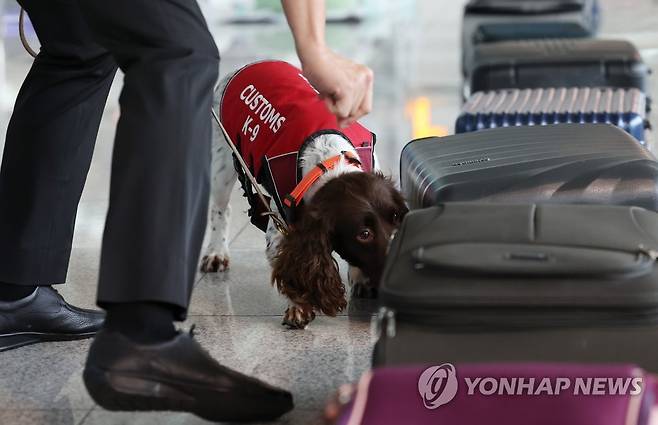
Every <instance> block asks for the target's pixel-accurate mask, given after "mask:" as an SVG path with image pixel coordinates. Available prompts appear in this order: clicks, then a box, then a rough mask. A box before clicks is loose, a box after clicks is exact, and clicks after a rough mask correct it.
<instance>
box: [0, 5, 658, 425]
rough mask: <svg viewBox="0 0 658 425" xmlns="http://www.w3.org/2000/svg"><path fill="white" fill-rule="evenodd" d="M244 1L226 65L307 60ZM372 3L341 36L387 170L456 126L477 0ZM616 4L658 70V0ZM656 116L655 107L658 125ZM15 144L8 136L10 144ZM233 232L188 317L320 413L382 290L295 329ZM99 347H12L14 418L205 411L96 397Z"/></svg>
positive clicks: (98, 217) (109, 134)
mask: <svg viewBox="0 0 658 425" xmlns="http://www.w3.org/2000/svg"><path fill="white" fill-rule="evenodd" d="M237 3H240V2H228V1H227V2H222V1H220V0H205V1H202V2H201V4H202V6H203V8H204V10H205V11H206V12H207V19H208V21H209V24H210V27H211V29H212V31H213V32H214V34H215V35H216V38H217V40H218V44H219V47H220V51H221V53H222V64H221V73H222V74H224V73H227V72H229V71H231V70H233V69H235V68H236V67H238V66H240V65H242V64H245V63H247V62H250V61H253V60H257V59H262V58H271V57H276V58H283V59H287V60H290V61H295V60H296V59H295V56H294V51H293V49H292V46H291V39H290V36H289V35H288V32H287V29H286V26H285V25H284V24H282V23H281V22H278V23H272V24H260V25H245V24H241V25H228V24H225V23H224V22H223V21H222V17H225V16H227V15H226V13H227V12H226V11H227V8H229V7H230V5H232V4H237ZM361 3H364V4H366V5H369V7H370V8H369V10H370V12H368V13H367V14H366V16H367V19H366V20H365V21H364V22H363V23H361V24H358V25H348V24H334V25H331V26H330V27H329V28H328V38H329V42H330V44H331V45H332V46H334V47H335V48H337V49H338V50H339V51H341V52H343V53H345V54H347V55H349V56H351V57H354V58H356V59H358V60H360V61H364V62H366V63H368V64H369V65H370V66H371V67H372V68H373V69H374V71H375V75H376V95H375V107H374V111H373V113H372V114H371V115H370V116H368V117H367V118H366V119H365V120H364V122H365V123H366V124H367V125H368V126H369V127H370V128H372V129H373V130H374V131H375V132H376V133H377V135H378V155H379V157H380V159H381V160H382V161H383V163H384V168H385V169H386V170H388V171H389V172H390V173H391V174H394V175H395V174H396V173H397V167H398V157H399V153H400V150H401V149H402V147H403V146H404V144H405V143H406V142H407V141H408V140H409V139H410V138H411V137H412V134H413V132H414V131H415V132H421V131H427V129H428V128H429V129H430V131H433V132H436V133H442V132H447V133H450V132H452V126H453V122H454V120H455V118H456V116H457V112H458V110H459V105H460V103H459V97H458V93H459V85H460V76H459V71H458V69H459V47H458V46H459V26H460V25H459V22H460V13H461V5H462V3H463V2H462V1H448V0H440V1H437V0H415V1H414V0H405V1H396V0H386V1H373V0H362V1H361ZM227 4H228V5H229V6H227ZM603 4H604V22H603V30H602V33H603V36H607V37H623V38H627V39H630V40H631V41H633V42H635V43H636V44H637V45H638V47H640V49H641V52H642V54H643V56H644V59H645V60H646V61H647V62H649V63H650V64H652V65H653V67H654V69H657V70H658V1H657V0H604V1H603ZM0 7H1V10H2V11H3V12H4V13H3V15H2V16H3V19H2V20H0V36H1V38H0V132H1V133H2V134H3V135H4V130H5V128H6V125H7V121H8V117H9V114H10V113H11V106H12V103H13V99H14V97H15V95H16V93H17V91H18V88H19V86H20V83H21V81H22V78H23V76H24V75H25V72H26V70H27V69H28V67H29V65H30V62H31V59H30V57H29V56H27V54H26V53H25V52H24V51H23V49H22V47H21V46H20V43H19V41H18V38H17V27H16V22H17V14H16V13H17V9H16V5H15V3H14V2H13V1H7V2H5V1H3V0H0ZM32 38H33V37H32ZM34 43H36V41H34ZM120 84H121V77H118V78H117V82H116V84H115V86H114V88H113V91H112V94H111V96H110V100H109V102H108V104H107V108H106V113H105V115H104V117H103V122H102V126H101V131H100V134H99V138H98V143H97V147H96V152H95V155H94V160H93V164H92V168H91V171H90V173H89V179H88V183H87V186H86V188H85V191H84V194H83V197H82V202H81V204H80V208H79V211H78V219H77V227H76V234H75V241H74V250H73V256H72V258H71V267H70V271H69V279H68V284H67V285H65V286H63V287H62V289H61V291H62V292H63V293H64V295H65V296H66V297H67V298H68V299H69V300H70V301H71V302H73V303H76V304H79V305H82V306H92V305H93V304H94V298H95V291H96V279H97V269H98V257H99V247H100V240H101V232H102V228H103V221H104V215H105V212H106V209H107V197H108V185H109V176H110V167H109V161H110V157H111V150H112V139H113V135H114V124H115V123H116V119H117V117H118V113H119V111H118V106H117V97H118V93H119V90H120ZM652 88H653V90H652V91H653V93H654V94H658V78H654V79H653V81H652ZM426 107H428V108H429V109H428V110H427V113H425V111H426V109H424V108H426ZM654 110H658V108H654ZM656 118H658V116H657V115H656V113H655V112H654V116H653V122H654V124H656V123H658V119H656ZM37 119H38V117H37ZM3 144H4V138H2V139H0V148H1V147H2V145H3ZM233 201H234V203H233V205H234V211H237V212H239V211H244V210H245V209H246V204H245V202H244V200H243V198H242V197H241V196H240V194H239V192H237V191H236V192H235V193H234V196H233ZM231 234H232V237H233V241H232V243H231V248H232V269H231V270H230V272H228V273H226V274H225V275H213V276H211V275H206V276H199V277H198V284H197V286H196V291H195V293H194V296H193V299H192V304H191V308H190V309H191V310H190V317H189V320H188V322H187V323H184V324H183V325H182V326H183V327H189V326H190V325H191V324H192V323H195V324H196V325H197V333H198V338H199V340H200V341H201V343H202V344H203V345H204V346H205V347H207V348H208V350H209V351H210V352H211V354H212V355H213V356H215V357H217V358H218V359H219V360H220V361H221V362H222V363H224V364H226V365H228V366H230V367H233V368H236V369H238V370H240V371H242V372H245V373H248V374H252V375H255V376H257V377H259V378H262V379H265V380H267V381H269V382H271V383H273V384H276V385H279V386H282V387H285V388H288V389H290V390H291V391H292V392H293V394H294V397H295V402H296V409H295V410H294V411H293V412H291V413H290V414H288V415H286V416H285V417H284V418H282V419H281V420H280V421H279V422H278V423H281V424H314V423H318V422H319V414H320V412H321V408H322V405H323V403H324V400H325V399H326V397H327V396H328V395H329V394H330V393H331V392H332V391H333V390H334V389H336V388H337V387H338V386H339V385H340V384H342V383H345V382H350V381H353V380H355V379H357V377H358V376H359V375H360V374H361V373H362V372H363V371H364V370H366V369H367V368H368V367H369V363H370V355H371V350H372V344H373V337H372V334H371V330H370V326H371V325H370V316H371V313H372V311H373V310H374V308H375V306H374V302H361V303H359V304H358V305H357V304H354V303H353V304H351V305H350V308H349V309H348V312H347V313H346V314H345V315H343V316H340V317H338V318H326V317H320V318H318V319H317V320H316V321H315V322H313V324H312V325H311V326H310V327H309V328H308V329H306V330H304V331H295V330H286V329H284V328H282V327H281V326H280V324H279V323H280V318H281V313H282V312H283V309H284V301H283V300H282V299H281V297H279V295H278V294H277V293H276V292H275V291H274V290H273V289H271V288H270V286H269V284H268V282H269V270H268V267H267V264H266V261H265V259H264V255H263V246H264V244H263V236H262V234H260V233H259V231H257V230H255V229H254V228H253V227H251V226H249V225H248V223H247V218H246V215H244V214H239V213H236V214H234V220H233V223H232V232H231ZM88 347H89V342H87V341H84V342H66V343H64V342H63V343H50V344H43V345H37V346H30V347H24V348H21V349H18V350H14V351H9V352H5V353H2V354H0V424H3V425H4V424H8V425H9V424H11V425H14V424H17V425H23V424H66V425H73V424H83V423H84V424H85V425H89V424H154V425H155V424H158V425H159V424H191V423H202V422H203V421H202V420H200V419H197V418H196V417H194V416H191V415H187V414H170V413H163V414H131V413H123V414H122V413H112V412H107V411H104V410H102V409H100V408H98V407H97V406H94V403H93V402H92V400H91V399H90V398H89V396H88V395H87V394H86V391H85V389H84V387H83V384H82V380H81V369H82V364H83V362H84V359H85V353H86V351H87V349H88Z"/></svg>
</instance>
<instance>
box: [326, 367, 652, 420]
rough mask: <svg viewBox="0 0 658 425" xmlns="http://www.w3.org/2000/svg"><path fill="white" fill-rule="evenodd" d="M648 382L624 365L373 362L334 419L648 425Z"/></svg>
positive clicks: (641, 373)
mask: <svg viewBox="0 0 658 425" xmlns="http://www.w3.org/2000/svg"><path fill="white" fill-rule="evenodd" d="M478 378H479V380H478ZM654 385H655V381H654V379H653V377H652V376H651V375H649V374H647V373H646V372H644V371H642V370H641V369H639V368H637V367H635V366H631V365H578V364H463V365H457V366H453V365H452V364H449V363H444V364H437V365H426V366H404V367H395V368H380V369H374V370H373V371H370V372H367V373H366V374H364V375H363V377H362V378H361V380H360V381H359V383H358V385H357V387H356V391H355V392H354V394H353V395H352V398H351V401H349V402H348V403H347V404H346V405H345V407H344V408H343V410H342V412H341V415H340V416H339V419H338V421H337V425H402V424H413V425H430V424H431V425H442V424H446V425H454V424H459V425H483V424H505V425H528V424H532V425H555V424H567V425H649V424H651V422H650V414H651V409H652V407H653V405H654ZM510 394H512V395H510Z"/></svg>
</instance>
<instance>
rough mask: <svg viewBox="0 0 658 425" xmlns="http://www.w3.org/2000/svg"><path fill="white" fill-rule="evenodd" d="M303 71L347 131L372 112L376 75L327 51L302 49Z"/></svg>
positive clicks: (314, 48) (300, 55)
mask: <svg viewBox="0 0 658 425" xmlns="http://www.w3.org/2000/svg"><path fill="white" fill-rule="evenodd" d="M299 58H300V60H301V62H302V71H303V73H304V76H305V77H306V78H307V79H308V81H309V82H310V83H311V84H312V85H313V87H315V89H316V90H318V91H319V92H320V96H321V97H322V98H323V99H324V101H325V103H326V105H327V107H328V108H329V110H330V111H331V112H332V113H333V114H334V115H336V118H337V119H338V124H339V125H340V126H341V127H346V126H348V125H350V124H351V123H353V122H354V121H356V120H358V119H359V118H361V117H362V116H364V115H366V114H367V113H369V112H370V110H371V109H372V89H373V81H374V77H373V73H372V70H370V68H368V67H367V66H364V65H361V64H358V63H356V62H353V61H351V60H349V59H347V58H345V57H343V56H341V55H339V54H337V53H335V52H333V51H332V50H330V49H329V48H326V47H318V46H314V47H309V48H306V49H304V48H301V49H299Z"/></svg>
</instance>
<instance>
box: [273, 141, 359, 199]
mask: <svg viewBox="0 0 658 425" xmlns="http://www.w3.org/2000/svg"><path fill="white" fill-rule="evenodd" d="M342 157H345V159H347V161H348V162H350V163H351V164H354V165H356V166H357V167H359V168H361V161H360V160H359V157H357V156H356V155H354V154H353V153H352V152H350V151H343V152H341V154H340V155H336V156H332V157H331V158H329V159H325V160H324V161H322V162H321V163H319V164H318V165H316V166H315V168H313V169H312V170H311V171H309V172H308V174H306V175H305V176H304V178H303V179H302V181H300V182H299V184H297V186H295V188H294V189H293V191H292V192H290V193H289V194H288V195H286V197H285V199H284V200H283V204H284V205H285V206H286V207H288V208H292V207H296V206H298V205H299V203H300V202H302V199H303V198H304V194H306V192H308V190H309V189H310V188H311V186H313V183H315V182H316V181H317V180H318V179H319V178H320V177H322V175H323V174H324V173H326V172H327V171H329V170H331V169H333V168H334V167H335V166H336V165H338V163H339V162H340V160H341V158H342Z"/></svg>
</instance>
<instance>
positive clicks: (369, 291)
mask: <svg viewBox="0 0 658 425" xmlns="http://www.w3.org/2000/svg"><path fill="white" fill-rule="evenodd" d="M347 280H348V282H349V284H350V288H351V293H352V296H353V297H355V298H376V297H377V288H375V287H373V286H371V285H370V280H369V279H368V278H367V277H366V275H365V274H364V273H363V271H362V270H361V269H360V268H358V267H355V266H349V268H348V270H347Z"/></svg>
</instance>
